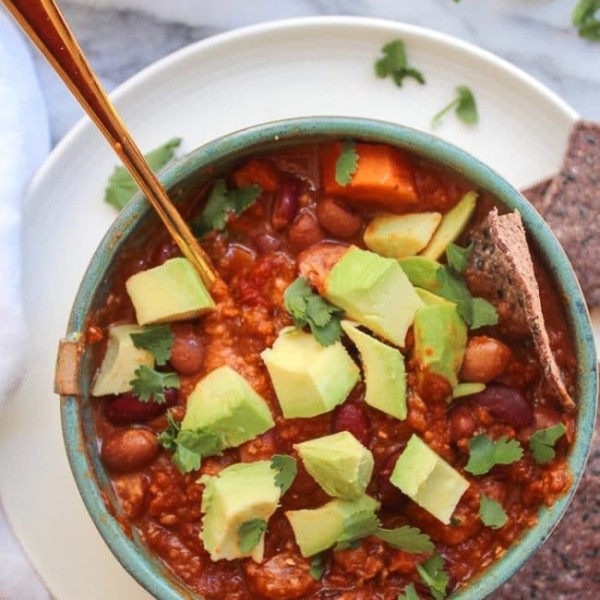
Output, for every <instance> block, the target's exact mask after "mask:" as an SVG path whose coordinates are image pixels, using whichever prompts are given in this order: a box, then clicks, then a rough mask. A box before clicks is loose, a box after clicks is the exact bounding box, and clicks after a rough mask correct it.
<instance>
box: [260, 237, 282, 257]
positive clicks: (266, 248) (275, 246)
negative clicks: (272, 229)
mask: <svg viewBox="0 0 600 600" xmlns="http://www.w3.org/2000/svg"><path fill="white" fill-rule="evenodd" d="M254 243H255V244H256V247H257V248H258V251H259V252H261V253H262V254H267V253H269V252H275V251H276V250H279V248H280V247H281V240H280V239H279V238H276V237H274V236H272V235H269V234H268V233H260V234H258V235H257V236H256V237H255V238H254Z"/></svg>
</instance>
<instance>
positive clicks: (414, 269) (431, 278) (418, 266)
mask: <svg viewBox="0 0 600 600" xmlns="http://www.w3.org/2000/svg"><path fill="white" fill-rule="evenodd" d="M398 264H399V265H400V268H401V269H402V270H403V271H404V273H405V274H406V276H407V277H408V280H409V281H410V282H411V283H412V284H413V285H414V286H415V287H420V288H423V289H425V290H427V291H428V292H432V293H434V294H435V293H436V292H437V290H438V289H439V287H440V284H439V283H438V280H437V271H438V269H440V268H441V266H442V265H441V264H440V263H439V262H438V261H437V260H432V259H431V258H425V257H424V256H407V257H405V258H401V259H399V260H398Z"/></svg>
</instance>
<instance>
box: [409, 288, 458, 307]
mask: <svg viewBox="0 0 600 600" xmlns="http://www.w3.org/2000/svg"><path fill="white" fill-rule="evenodd" d="M415 291H416V292H417V294H418V295H419V298H421V300H423V302H424V303H425V304H426V305H427V306H429V305H430V304H448V303H449V302H450V300H446V298H442V297H441V296H438V295H437V294H432V293H431V292H428V291H427V290H424V289H423V288H420V287H418V288H415Z"/></svg>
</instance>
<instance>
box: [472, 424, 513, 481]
mask: <svg viewBox="0 0 600 600" xmlns="http://www.w3.org/2000/svg"><path fill="white" fill-rule="evenodd" d="M522 457H523V448H521V445H520V444H519V442H518V441H517V440H509V439H508V438H507V436H505V435H503V436H502V437H500V438H498V439H497V440H496V441H494V440H492V439H491V438H490V437H488V436H487V435H485V434H484V433H480V434H478V435H476V436H475V437H474V438H471V439H470V440H469V461H468V462H467V465H466V466H465V471H468V472H469V473H471V474H472V475H485V474H486V473H488V472H489V471H490V470H491V469H492V468H493V467H495V466H496V465H510V464H512V463H514V462H516V461H518V460H521V458H522Z"/></svg>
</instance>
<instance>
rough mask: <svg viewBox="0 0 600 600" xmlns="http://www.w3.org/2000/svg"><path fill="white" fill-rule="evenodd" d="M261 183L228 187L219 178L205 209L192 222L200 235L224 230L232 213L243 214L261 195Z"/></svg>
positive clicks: (196, 232) (195, 231)
mask: <svg viewBox="0 0 600 600" xmlns="http://www.w3.org/2000/svg"><path fill="white" fill-rule="evenodd" d="M260 192H261V188H260V186H259V185H250V186H247V187H241V188H234V189H230V190H228V189H227V184H226V183H225V180H224V179H217V180H216V181H215V183H214V185H213V187H212V188H211V190H210V194H209V195H208V200H207V201H206V204H205V205H204V209H203V210H202V212H201V213H200V215H199V216H198V217H196V219H194V221H193V222H192V230H193V231H194V233H195V234H196V235H197V236H198V237H203V236H205V235H206V234H207V233H210V232H211V231H223V230H224V229H225V227H226V225H227V219H228V218H229V216H230V215H236V216H238V215H241V214H242V213H243V212H244V211H245V210H246V209H247V208H248V207H249V206H251V205H252V204H254V202H255V201H256V199H257V198H258V196H259V195H260Z"/></svg>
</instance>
